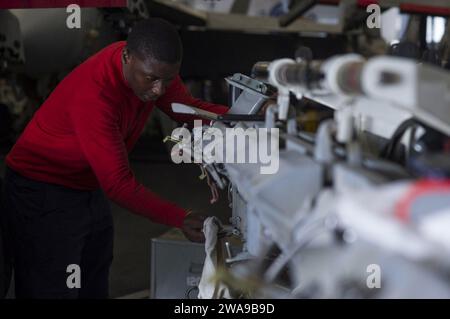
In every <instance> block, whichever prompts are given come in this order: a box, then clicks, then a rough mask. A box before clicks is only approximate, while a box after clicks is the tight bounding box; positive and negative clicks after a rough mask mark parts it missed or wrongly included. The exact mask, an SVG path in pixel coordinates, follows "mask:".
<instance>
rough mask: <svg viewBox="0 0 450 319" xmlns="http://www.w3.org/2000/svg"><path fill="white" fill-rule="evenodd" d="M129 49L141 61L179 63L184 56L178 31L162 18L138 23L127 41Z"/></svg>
mask: <svg viewBox="0 0 450 319" xmlns="http://www.w3.org/2000/svg"><path fill="white" fill-rule="evenodd" d="M127 47H128V49H129V50H130V52H131V53H132V54H135V55H137V56H138V58H140V59H141V60H144V61H145V60H146V59H148V58H154V59H156V60H158V61H161V62H166V63H171V64H174V63H178V62H181V58H182V56H183V46H182V44H181V39H180V36H179V35H178V31H177V29H176V28H175V27H174V26H173V25H172V24H170V23H169V22H167V21H166V20H163V19H160V18H150V19H147V20H142V21H139V22H138V23H136V25H135V26H134V27H133V29H132V30H131V32H130V34H129V35H128V39H127Z"/></svg>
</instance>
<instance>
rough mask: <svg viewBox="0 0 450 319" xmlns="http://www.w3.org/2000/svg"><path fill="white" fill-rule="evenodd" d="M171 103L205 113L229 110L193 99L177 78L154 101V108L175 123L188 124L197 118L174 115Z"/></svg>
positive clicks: (219, 112)
mask: <svg viewBox="0 0 450 319" xmlns="http://www.w3.org/2000/svg"><path fill="white" fill-rule="evenodd" d="M172 103H182V104H186V105H189V106H194V107H197V108H199V109H203V110H205V111H209V112H213V113H216V114H224V113H227V112H228V110H229V108H228V107H226V106H224V105H220V104H213V103H208V102H205V101H202V100H200V99H196V98H194V97H193V96H192V95H191V94H190V93H189V91H188V89H187V88H186V86H185V85H184V84H183V81H182V80H181V78H180V77H179V76H177V77H176V78H175V79H174V80H173V82H172V83H171V84H170V85H169V87H168V88H167V90H166V93H165V94H164V95H163V96H162V97H161V98H159V99H158V100H157V101H156V106H157V107H159V108H160V109H161V110H162V111H163V112H164V113H166V114H167V115H169V116H170V117H171V118H172V119H173V120H175V121H177V122H181V123H183V122H186V123H190V122H192V121H193V120H194V119H197V117H195V116H193V115H185V114H176V113H174V112H173V111H172Z"/></svg>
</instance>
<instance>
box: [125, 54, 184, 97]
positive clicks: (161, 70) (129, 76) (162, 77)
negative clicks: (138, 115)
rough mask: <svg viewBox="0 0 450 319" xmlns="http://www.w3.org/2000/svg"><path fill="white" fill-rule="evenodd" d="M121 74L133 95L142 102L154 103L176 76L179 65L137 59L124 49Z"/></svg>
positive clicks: (148, 59) (150, 59) (149, 59)
mask: <svg viewBox="0 0 450 319" xmlns="http://www.w3.org/2000/svg"><path fill="white" fill-rule="evenodd" d="M122 61H123V63H122V64H123V74H124V77H125V79H126V80H127V82H128V85H129V86H130V87H131V89H132V90H133V92H134V94H136V96H137V97H138V98H139V99H140V100H141V101H143V102H149V101H155V100H157V99H158V98H159V97H160V96H162V95H163V94H164V93H165V91H166V88H167V87H168V86H169V84H170V83H171V82H172V80H173V79H174V78H175V77H176V76H177V74H178V72H179V70H180V63H175V64H169V63H166V62H161V61H157V60H155V59H153V58H151V57H150V58H147V59H146V60H141V59H139V58H138V57H137V56H136V55H134V54H132V53H130V52H129V51H128V50H127V49H124V51H123V55H122Z"/></svg>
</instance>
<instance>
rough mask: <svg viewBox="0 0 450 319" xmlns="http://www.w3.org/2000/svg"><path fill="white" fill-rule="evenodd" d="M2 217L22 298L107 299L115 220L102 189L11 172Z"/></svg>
mask: <svg viewBox="0 0 450 319" xmlns="http://www.w3.org/2000/svg"><path fill="white" fill-rule="evenodd" d="M3 188H4V189H3V206H4V209H3V213H2V216H1V219H2V225H3V227H2V228H3V229H4V232H5V233H6V234H4V238H6V239H5V243H4V246H5V248H6V251H7V254H8V256H9V257H10V258H11V259H12V260H13V268H14V280H15V293H16V297H17V298H52V299H61V298H69V299H76V298H107V297H108V290H109V285H108V281H109V268H110V265H111V262H112V256H113V221H112V215H111V209H110V206H109V202H108V200H107V199H106V198H105V196H104V194H103V192H102V191H101V190H95V191H81V190H75V189H70V188H67V187H63V186H60V185H54V184H49V183H43V182H38V181H34V180H31V179H29V178H25V177H23V176H21V175H19V174H18V173H16V172H14V171H13V170H12V169H9V168H7V169H6V173H5V179H4V185H3Z"/></svg>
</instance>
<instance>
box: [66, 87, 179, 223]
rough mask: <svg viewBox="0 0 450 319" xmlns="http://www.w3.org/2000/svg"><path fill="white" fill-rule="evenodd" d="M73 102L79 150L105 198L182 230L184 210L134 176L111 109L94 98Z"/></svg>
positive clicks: (71, 114)
mask: <svg viewBox="0 0 450 319" xmlns="http://www.w3.org/2000/svg"><path fill="white" fill-rule="evenodd" d="M77 99H78V101H76V103H74V104H73V107H71V109H70V117H71V119H72V122H73V125H74V129H75V132H76V134H77V137H78V141H79V143H80V146H81V149H82V151H83V153H84V155H85V157H86V159H87V160H88V162H89V164H90V166H91V168H92V170H93V172H94V174H95V175H96V177H97V179H98V181H99V183H100V185H101V188H102V189H103V191H104V192H105V194H106V195H107V196H108V198H110V199H111V200H113V201H114V202H116V203H118V204H119V205H120V206H122V207H124V208H126V209H128V210H130V211H132V212H134V213H137V214H140V215H143V216H145V217H148V218H149V219H151V220H152V221H154V222H157V223H161V224H165V225H169V226H175V227H180V228H182V227H183V222H184V219H185V215H186V212H185V210H183V209H182V208H180V207H178V206H176V205H175V204H173V203H170V202H168V201H165V200H163V199H161V198H159V197H158V196H157V195H156V194H155V193H153V192H152V191H150V190H149V189H148V188H146V187H144V186H143V185H142V184H140V183H138V182H137V180H136V178H135V177H134V174H133V172H132V171H131V168H130V165H129V162H128V153H127V150H126V147H125V144H124V141H123V138H122V135H121V134H120V130H119V126H118V118H117V115H116V113H115V112H114V111H113V106H111V105H108V104H107V103H106V102H102V101H101V100H99V99H98V98H97V97H96V96H86V95H84V96H82V97H78V98H77Z"/></svg>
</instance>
